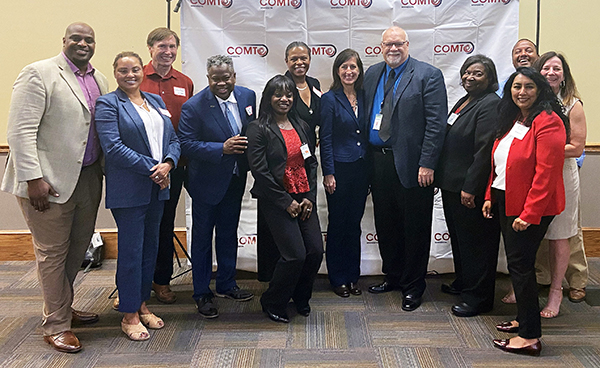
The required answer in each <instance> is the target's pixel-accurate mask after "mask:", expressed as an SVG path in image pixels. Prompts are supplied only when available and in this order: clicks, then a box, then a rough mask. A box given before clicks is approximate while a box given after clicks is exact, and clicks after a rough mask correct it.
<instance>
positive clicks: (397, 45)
mask: <svg viewBox="0 0 600 368" xmlns="http://www.w3.org/2000/svg"><path fill="white" fill-rule="evenodd" d="M407 43H408V41H400V42H382V43H381V45H382V46H383V47H386V48H389V49H391V48H392V46H396V48H397V49H399V48H400V47H402V46H404V45H406V44H407Z"/></svg>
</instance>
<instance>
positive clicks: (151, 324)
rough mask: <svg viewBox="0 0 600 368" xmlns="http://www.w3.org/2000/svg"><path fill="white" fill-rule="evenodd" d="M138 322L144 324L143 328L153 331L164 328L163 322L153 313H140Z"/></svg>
mask: <svg viewBox="0 0 600 368" xmlns="http://www.w3.org/2000/svg"><path fill="white" fill-rule="evenodd" d="M140 321H141V322H142V323H143V324H144V326H146V327H148V328H151V329H153V330H160V329H161V328H163V327H165V323H164V322H163V320H162V319H161V318H160V317H157V316H156V315H155V314H154V313H148V314H141V313H140Z"/></svg>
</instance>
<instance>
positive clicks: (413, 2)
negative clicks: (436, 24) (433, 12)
mask: <svg viewBox="0 0 600 368" xmlns="http://www.w3.org/2000/svg"><path fill="white" fill-rule="evenodd" d="M400 4H401V5H402V7H403V8H414V7H415V6H423V5H427V6H429V5H432V6H434V7H436V8H437V7H438V6H440V5H442V0H400Z"/></svg>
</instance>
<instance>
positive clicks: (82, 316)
mask: <svg viewBox="0 0 600 368" xmlns="http://www.w3.org/2000/svg"><path fill="white" fill-rule="evenodd" d="M99 320H100V317H98V315H97V314H96V313H90V312H84V311H78V310H75V309H73V308H71V323H74V324H80V325H89V324H92V323H96V322H98V321H99Z"/></svg>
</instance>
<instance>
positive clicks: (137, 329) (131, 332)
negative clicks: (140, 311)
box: [121, 322, 150, 341]
mask: <svg viewBox="0 0 600 368" xmlns="http://www.w3.org/2000/svg"><path fill="white" fill-rule="evenodd" d="M121 331H123V333H124V334H125V335H127V337H129V339H131V340H133V341H144V340H148V339H149V338H150V334H149V333H148V330H146V327H144V325H143V324H142V323H141V322H140V323H138V324H137V325H130V324H127V323H125V322H121Z"/></svg>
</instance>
